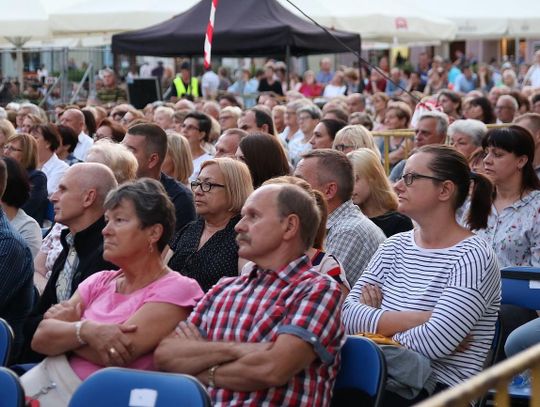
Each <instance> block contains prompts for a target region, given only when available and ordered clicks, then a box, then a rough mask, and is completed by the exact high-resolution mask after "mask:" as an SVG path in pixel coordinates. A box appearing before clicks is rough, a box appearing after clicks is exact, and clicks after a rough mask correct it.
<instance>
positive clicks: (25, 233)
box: [0, 157, 41, 257]
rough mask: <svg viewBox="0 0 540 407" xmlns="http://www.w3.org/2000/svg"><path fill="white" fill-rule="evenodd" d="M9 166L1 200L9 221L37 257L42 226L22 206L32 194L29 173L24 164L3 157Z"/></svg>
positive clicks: (7, 166) (33, 255)
mask: <svg viewBox="0 0 540 407" xmlns="http://www.w3.org/2000/svg"><path fill="white" fill-rule="evenodd" d="M3 160H4V162H5V163H6V168H7V183H6V190H5V191H4V195H2V199H1V201H0V203H1V206H2V209H3V210H4V212H5V214H6V216H7V218H8V219H9V223H10V224H11V226H12V227H13V229H15V230H16V231H17V232H19V234H20V235H21V236H22V238H23V239H24V241H25V242H26V244H27V245H28V247H29V248H30V251H31V252H32V257H36V254H37V253H38V251H39V247H40V246H41V228H40V227H39V225H38V223H37V222H36V220H35V219H34V218H32V217H30V216H28V215H27V214H26V212H25V211H24V210H23V209H21V206H22V205H23V204H24V203H25V202H26V201H27V199H28V197H29V196H30V183H29V181H28V175H27V174H26V171H25V170H24V168H22V166H21V165H20V164H19V163H18V162H17V161H15V160H14V159H13V158H10V157H3Z"/></svg>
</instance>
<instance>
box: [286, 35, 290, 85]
mask: <svg viewBox="0 0 540 407" xmlns="http://www.w3.org/2000/svg"><path fill="white" fill-rule="evenodd" d="M285 64H286V65H287V75H286V76H285V78H286V80H287V83H286V85H287V86H286V88H287V89H289V85H290V83H291V46H290V45H289V44H287V46H286V47H285Z"/></svg>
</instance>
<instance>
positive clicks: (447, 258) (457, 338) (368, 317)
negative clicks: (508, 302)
mask: <svg viewBox="0 0 540 407" xmlns="http://www.w3.org/2000/svg"><path fill="white" fill-rule="evenodd" d="M366 284H372V285H376V286H378V287H380V288H381V290H382V294H383V300H382V303H381V306H380V307H379V308H374V307H371V306H368V305H365V304H362V303H361V302H360V298H361V295H362V288H363V287H364V286H365V285H366ZM500 298H501V279H500V272H499V268H498V266H497V261H496V257H495V253H494V252H493V249H492V248H491V247H489V245H488V244H487V243H486V242H485V241H484V240H482V239H481V238H479V237H478V236H474V235H472V236H470V237H468V238H466V239H464V240H462V241H461V242H459V243H457V244H456V245H454V246H451V247H447V248H441V249H426V248H422V247H420V246H418V245H417V244H416V242H415V238H414V230H412V231H409V232H403V233H398V234H397V235H394V236H392V237H390V238H388V239H387V240H386V241H385V242H384V243H383V244H382V245H381V247H380V248H379V250H378V251H377V253H375V255H374V256H373V258H372V259H371V261H370V263H369V266H368V268H367V270H366V271H365V272H364V273H363V274H362V276H361V277H360V279H359V280H358V281H357V283H356V284H355V286H354V287H353V289H352V290H351V292H350V294H349V295H348V296H347V298H346V299H345V302H344V304H343V323H344V324H345V328H346V330H347V332H348V333H357V332H371V333H376V332H377V326H378V324H379V321H380V318H381V316H382V315H383V314H384V312H386V311H432V315H431V318H430V319H429V320H428V321H427V322H425V323H424V324H422V325H419V326H416V327H414V328H411V329H409V330H406V331H403V332H398V333H397V334H395V335H394V337H393V339H394V340H395V341H397V342H399V343H401V344H402V345H403V346H405V347H406V348H408V349H412V350H414V351H416V352H418V353H420V354H422V355H424V356H425V357H427V358H429V359H431V367H432V368H433V371H434V373H435V377H436V380H437V382H440V383H444V384H446V385H449V386H454V385H456V384H458V383H459V382H461V381H463V380H466V379H468V378H469V377H472V376H473V375H475V374H478V373H479V372H480V371H481V370H482V367H483V364H484V361H485V358H486V355H487V353H488V351H489V349H490V347H491V342H492V339H493V334H494V332H495V321H496V319H497V312H498V310H499V306H500ZM467 337H469V338H470V340H469V341H468V345H469V346H468V347H467V349H465V350H457V348H458V346H459V345H460V344H461V343H462V342H463V340H464V339H465V338H467Z"/></svg>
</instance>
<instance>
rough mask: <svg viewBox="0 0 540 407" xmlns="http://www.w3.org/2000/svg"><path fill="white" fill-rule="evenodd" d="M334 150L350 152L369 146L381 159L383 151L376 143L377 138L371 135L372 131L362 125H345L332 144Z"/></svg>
mask: <svg viewBox="0 0 540 407" xmlns="http://www.w3.org/2000/svg"><path fill="white" fill-rule="evenodd" d="M332 148H333V149H334V150H338V151H341V152H343V153H344V154H348V153H350V152H351V151H354V150H358V149H359V148H369V149H370V150H373V151H374V152H375V154H377V155H378V157H379V160H380V157H381V152H380V150H379V149H378V148H377V146H376V145H375V140H374V139H373V136H372V135H371V132H370V131H369V130H368V129H366V128H365V127H364V126H362V125H359V124H357V125H349V126H345V127H343V128H342V129H341V130H340V131H338V132H337V133H336V138H335V139H334V143H333V144H332Z"/></svg>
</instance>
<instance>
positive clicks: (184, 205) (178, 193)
mask: <svg viewBox="0 0 540 407" xmlns="http://www.w3.org/2000/svg"><path fill="white" fill-rule="evenodd" d="M159 180H160V181H161V184H162V185H163V188H165V191H166V192H167V195H169V198H170V199H171V201H172V203H173V205H174V209H175V215H176V227H175V228H174V230H175V232H178V231H179V230H181V229H182V228H183V227H184V226H186V225H187V224H188V223H189V222H192V221H193V220H195V205H194V204H193V194H192V193H191V191H190V190H189V189H188V187H186V186H185V185H183V184H181V183H179V182H178V181H176V180H175V179H174V178H171V177H169V176H168V175H165V174H163V173H161V177H160V179H159Z"/></svg>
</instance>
